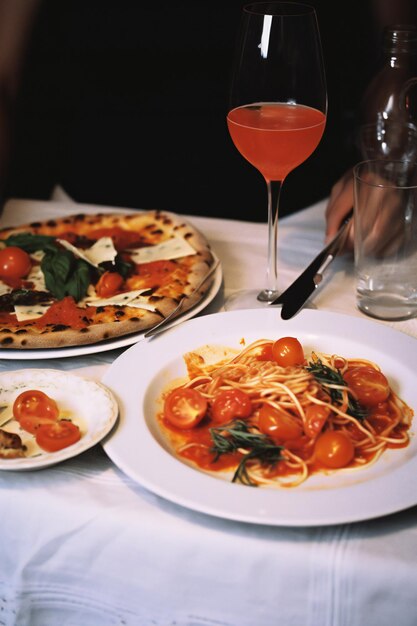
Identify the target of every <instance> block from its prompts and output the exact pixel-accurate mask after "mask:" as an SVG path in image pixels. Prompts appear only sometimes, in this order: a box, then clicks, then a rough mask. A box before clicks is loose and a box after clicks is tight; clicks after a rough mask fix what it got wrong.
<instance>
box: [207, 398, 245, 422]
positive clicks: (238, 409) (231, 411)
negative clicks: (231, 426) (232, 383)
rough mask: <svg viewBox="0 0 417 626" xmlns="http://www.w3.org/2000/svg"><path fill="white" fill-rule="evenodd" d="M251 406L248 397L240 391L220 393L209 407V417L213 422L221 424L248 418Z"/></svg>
mask: <svg viewBox="0 0 417 626" xmlns="http://www.w3.org/2000/svg"><path fill="white" fill-rule="evenodd" d="M252 410H253V406H252V400H251V399H250V396H249V395H248V394H247V393H245V392H244V391H241V390H240V389H227V390H226V391H220V393H219V394H218V395H217V396H216V397H215V398H214V400H213V404H212V406H211V417H212V419H213V421H214V422H218V423H219V424H223V423H225V422H230V420H233V419H236V418H245V417H249V415H250V414H251V413H252Z"/></svg>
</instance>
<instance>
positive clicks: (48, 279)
mask: <svg viewBox="0 0 417 626" xmlns="http://www.w3.org/2000/svg"><path fill="white" fill-rule="evenodd" d="M41 270H42V272H43V274H44V277H45V285H46V287H47V289H49V291H50V292H51V293H52V294H53V295H54V296H55V298H57V299H58V300H62V298H65V296H72V297H73V298H74V300H75V301H76V302H78V301H79V300H81V299H82V298H84V296H85V295H86V293H87V289H88V286H89V284H90V280H91V277H90V268H89V265H88V263H86V262H85V261H83V260H82V259H77V258H76V257H75V256H74V255H73V254H72V253H71V252H69V251H68V250H59V249H58V248H56V249H55V250H54V251H52V250H48V251H47V252H46V253H45V256H44V257H43V259H42V261H41Z"/></svg>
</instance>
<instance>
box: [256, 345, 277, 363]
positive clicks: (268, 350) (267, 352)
mask: <svg viewBox="0 0 417 626" xmlns="http://www.w3.org/2000/svg"><path fill="white" fill-rule="evenodd" d="M256 358H257V360H258V361H273V360H274V357H273V355H272V343H267V344H265V345H264V346H263V347H262V348H261V350H260V352H259V354H258V355H257V356H256Z"/></svg>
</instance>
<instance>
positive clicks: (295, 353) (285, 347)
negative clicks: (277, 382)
mask: <svg viewBox="0 0 417 626" xmlns="http://www.w3.org/2000/svg"><path fill="white" fill-rule="evenodd" d="M272 355H273V357H274V361H276V362H277V363H278V365H281V367H290V366H293V365H303V363H304V360H305V357H304V350H303V346H302V345H301V343H300V342H299V341H298V339H295V337H281V339H277V341H275V342H274V344H273V346H272Z"/></svg>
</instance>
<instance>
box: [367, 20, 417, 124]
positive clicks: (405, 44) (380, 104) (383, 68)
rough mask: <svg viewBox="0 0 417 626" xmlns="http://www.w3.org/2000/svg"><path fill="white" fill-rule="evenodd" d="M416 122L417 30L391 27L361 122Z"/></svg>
mask: <svg viewBox="0 0 417 626" xmlns="http://www.w3.org/2000/svg"><path fill="white" fill-rule="evenodd" d="M416 118H417V28H416V27H415V26H407V25H406V26H403V25H399V26H390V27H387V28H386V29H385V31H384V34H383V41H382V54H381V60H380V65H379V68H378V70H377V72H376V74H375V75H374V77H373V79H372V80H371V82H370V83H369V85H368V88H367V89H366V92H365V94H364V97H363V101H362V104H361V111H360V122H361V124H374V123H376V122H378V121H380V120H387V119H390V120H394V119H395V120H397V121H402V122H412V121H416Z"/></svg>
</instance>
